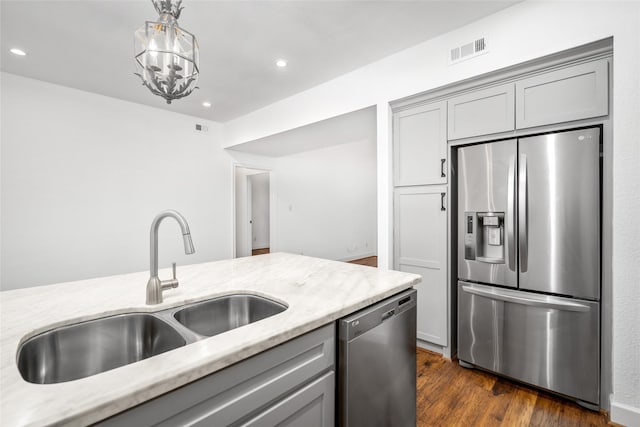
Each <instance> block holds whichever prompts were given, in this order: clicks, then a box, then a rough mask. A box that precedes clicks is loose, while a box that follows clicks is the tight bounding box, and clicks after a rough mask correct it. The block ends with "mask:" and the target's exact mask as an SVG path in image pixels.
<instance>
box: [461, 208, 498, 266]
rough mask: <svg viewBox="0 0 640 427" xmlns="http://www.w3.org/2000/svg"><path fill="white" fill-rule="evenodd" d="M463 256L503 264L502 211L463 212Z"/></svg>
mask: <svg viewBox="0 0 640 427" xmlns="http://www.w3.org/2000/svg"><path fill="white" fill-rule="evenodd" d="M464 217H465V222H466V232H465V236H464V258H465V259H468V260H474V261H479V262H486V263H489V264H504V251H505V235H504V212H465V213H464Z"/></svg>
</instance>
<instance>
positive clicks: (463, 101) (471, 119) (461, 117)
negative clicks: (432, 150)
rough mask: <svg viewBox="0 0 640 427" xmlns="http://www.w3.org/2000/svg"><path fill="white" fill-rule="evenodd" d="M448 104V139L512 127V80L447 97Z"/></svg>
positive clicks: (505, 129)
mask: <svg viewBox="0 0 640 427" xmlns="http://www.w3.org/2000/svg"><path fill="white" fill-rule="evenodd" d="M448 106H449V108H448V110H449V113H448V121H449V139H450V140H452V139H460V138H468V137H471V136H480V135H488V134H492V133H498V132H508V131H511V130H514V129H515V113H514V108H515V101H514V84H513V83H508V84H503V85H500V86H492V87H489V88H487V89H482V90H477V91H473V92H470V93H466V94H464V95H460V96H456V97H453V98H450V99H449V102H448Z"/></svg>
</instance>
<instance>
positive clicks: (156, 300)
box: [147, 210, 196, 305]
mask: <svg viewBox="0 0 640 427" xmlns="http://www.w3.org/2000/svg"><path fill="white" fill-rule="evenodd" d="M166 217H172V218H174V219H175V220H176V221H178V224H180V228H181V229H182V240H183V241H184V253H185V254H187V255H190V254H192V253H194V252H195V251H196V250H195V249H194V248H193V242H192V241H191V232H190V231H189V224H187V220H186V219H184V217H183V216H182V215H181V214H180V213H179V212H176V211H173V210H167V211H162V212H160V213H159V214H158V215H157V216H156V217H155V218H154V219H153V222H152V223H151V268H150V269H149V274H150V275H151V277H149V281H148V282H147V304H148V305H152V304H160V303H161V302H162V291H164V290H165V289H169V288H177V287H178V279H177V278H176V263H175V262H174V263H173V279H169V280H160V278H159V277H158V228H160V223H161V222H162V220H163V219H165V218H166Z"/></svg>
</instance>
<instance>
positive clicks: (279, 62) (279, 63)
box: [276, 59, 287, 68]
mask: <svg viewBox="0 0 640 427" xmlns="http://www.w3.org/2000/svg"><path fill="white" fill-rule="evenodd" d="M276 66H277V67H280V68H284V67H286V66H287V61H285V60H284V59H278V60H277V61H276Z"/></svg>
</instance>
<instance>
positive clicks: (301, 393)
mask: <svg viewBox="0 0 640 427" xmlns="http://www.w3.org/2000/svg"><path fill="white" fill-rule="evenodd" d="M334 400H335V374H334V372H333V371H331V372H327V373H326V374H324V375H323V376H322V377H320V378H318V379H317V380H315V381H313V382H312V383H310V384H308V385H306V386H304V387H303V388H301V389H300V390H298V391H296V392H295V393H292V394H291V395H289V396H287V397H285V398H284V399H282V400H280V401H278V402H276V403H275V404H274V405H273V406H271V407H269V408H267V409H266V410H264V411H263V412H261V413H259V414H258V415H256V416H255V417H253V418H251V419H250V420H249V421H247V422H246V423H242V424H241V425H242V426H246V427H249V426H251V427H259V426H279V427H280V426H282V427H284V426H290V427H331V426H333V425H334V421H335V416H334V413H335V411H334V409H335V402H334Z"/></svg>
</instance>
